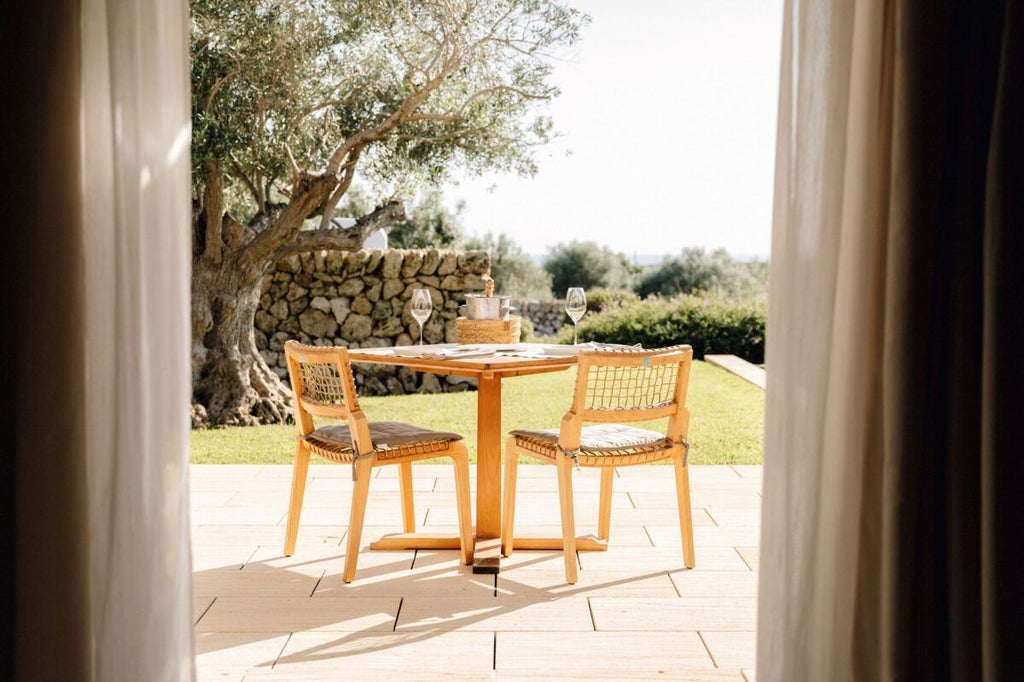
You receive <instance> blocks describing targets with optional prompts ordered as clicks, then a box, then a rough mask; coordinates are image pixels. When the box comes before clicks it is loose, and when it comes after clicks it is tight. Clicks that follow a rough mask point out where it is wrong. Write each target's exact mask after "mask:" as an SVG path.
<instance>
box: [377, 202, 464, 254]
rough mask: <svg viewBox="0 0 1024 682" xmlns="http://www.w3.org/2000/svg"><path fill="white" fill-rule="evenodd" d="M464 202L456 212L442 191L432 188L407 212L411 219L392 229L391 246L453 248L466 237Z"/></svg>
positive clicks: (399, 223)
mask: <svg viewBox="0 0 1024 682" xmlns="http://www.w3.org/2000/svg"><path fill="white" fill-rule="evenodd" d="M462 209H463V204H462V203H459V205H458V206H456V208H455V212H454V213H452V212H451V211H450V210H449V209H448V207H447V206H445V204H444V201H443V199H442V196H441V192H440V191H438V190H429V191H427V192H426V193H424V194H423V196H422V198H421V199H420V200H419V201H418V202H417V203H416V204H414V205H413V207H412V210H411V211H407V212H406V213H407V214H408V218H407V219H406V220H403V221H401V222H397V223H394V224H393V225H392V226H391V227H390V228H389V229H388V246H390V247H391V248H395V249H427V248H438V249H448V248H452V247H453V246H454V245H455V244H456V242H458V241H459V239H461V237H462V225H461V224H460V222H459V216H460V215H461V214H462Z"/></svg>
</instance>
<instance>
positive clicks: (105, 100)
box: [82, 0, 194, 680]
mask: <svg viewBox="0 0 1024 682" xmlns="http://www.w3.org/2000/svg"><path fill="white" fill-rule="evenodd" d="M83 13H84V16H83V23H82V36H83V62H84V63H83V70H82V78H83V85H84V88H83V93H84V96H83V99H82V109H83V119H82V121H83V123H82V125H83V130H84V135H83V141H84V147H83V148H84V154H83V164H82V179H83V190H84V197H85V199H84V204H85V216H86V219H85V234H86V293H87V299H86V302H87V310H88V315H87V320H88V321H87V332H88V334H87V338H88V348H87V350H88V374H89V377H88V379H89V380H88V384H87V386H88V389H87V391H88V392H87V397H88V435H89V439H88V444H89V492H90V496H89V499H90V520H91V522H90V531H91V549H92V552H91V561H92V583H91V595H92V601H93V605H94V608H93V614H94V617H93V635H94V639H95V643H96V662H95V666H96V667H95V670H96V679H99V680H189V679H192V677H193V675H194V673H193V663H192V650H193V647H192V622H193V619H192V600H191V557H190V549H189V547H190V545H189V526H188V497H187V477H188V468H187V467H188V442H189V441H188V434H189V420H188V405H189V397H190V376H191V369H190V364H189V355H188V352H189V331H188V330H189V324H190V322H189V312H188V311H189V296H190V291H189V268H190V265H189V263H190V260H189V259H190V241H189V239H190V232H189V218H190V213H189V212H190V208H191V198H190V197H191V194H190V186H189V168H190V159H189V153H190V125H191V123H190V120H191V119H190V111H189V67H188V53H187V45H188V40H187V37H188V16H187V6H186V5H185V4H184V3H161V2H152V1H151V0H86V2H85V3H84V7H83Z"/></svg>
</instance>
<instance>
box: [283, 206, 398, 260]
mask: <svg viewBox="0 0 1024 682" xmlns="http://www.w3.org/2000/svg"><path fill="white" fill-rule="evenodd" d="M400 220H405V207H404V206H403V205H402V202H400V201H394V200H392V201H389V202H388V203H386V204H384V205H383V206H378V207H377V208H375V209H374V210H373V211H372V212H371V213H368V214H366V215H364V216H363V217H362V218H360V219H359V220H357V221H356V224H355V226H354V227H345V228H331V229H328V230H303V231H301V232H299V234H298V236H297V237H296V238H295V239H294V240H292V241H291V242H289V243H287V244H282V245H281V246H280V247H278V249H277V250H276V251H275V252H274V255H273V260H274V261H275V262H276V261H279V260H281V259H282V258H285V257H287V256H291V255H294V254H296V253H309V252H310V251H354V250H356V249H358V248H360V247H361V246H362V245H363V242H364V241H366V238H367V237H369V236H370V235H371V234H373V233H374V232H376V231H377V230H379V229H381V228H382V227H386V226H388V225H390V224H391V223H395V222H398V221H400Z"/></svg>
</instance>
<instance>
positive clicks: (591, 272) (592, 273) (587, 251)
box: [544, 241, 633, 297]
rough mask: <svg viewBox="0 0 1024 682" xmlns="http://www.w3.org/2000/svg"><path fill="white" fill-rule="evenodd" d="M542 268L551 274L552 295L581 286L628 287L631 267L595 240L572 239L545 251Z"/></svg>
mask: <svg viewBox="0 0 1024 682" xmlns="http://www.w3.org/2000/svg"><path fill="white" fill-rule="evenodd" d="M544 269H545V270H547V271H548V273H550V275H551V289H552V291H553V292H554V294H555V296H559V297H562V296H565V290H566V289H568V288H569V287H583V288H584V289H587V290H589V289H599V288H600V289H630V288H631V286H632V285H631V283H632V279H633V271H632V266H631V265H630V263H629V261H628V260H627V259H626V257H625V256H624V255H623V254H621V253H615V252H613V251H612V250H611V249H610V248H608V247H607V246H600V245H598V244H597V243H596V242H590V241H587V242H580V241H572V242H570V243H568V244H564V243H563V244H556V245H555V246H553V247H551V248H550V249H549V250H548V256H547V258H545V259H544Z"/></svg>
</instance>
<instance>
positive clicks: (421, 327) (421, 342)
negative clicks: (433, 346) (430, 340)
mask: <svg viewBox="0 0 1024 682" xmlns="http://www.w3.org/2000/svg"><path fill="white" fill-rule="evenodd" d="M420 345H421V346H422V345H423V323H422V322H420Z"/></svg>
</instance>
